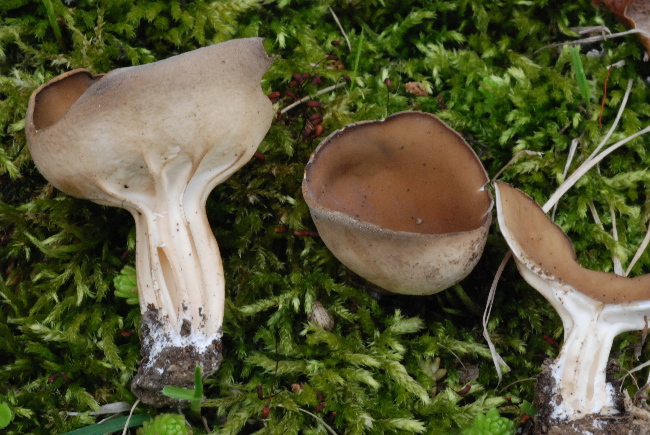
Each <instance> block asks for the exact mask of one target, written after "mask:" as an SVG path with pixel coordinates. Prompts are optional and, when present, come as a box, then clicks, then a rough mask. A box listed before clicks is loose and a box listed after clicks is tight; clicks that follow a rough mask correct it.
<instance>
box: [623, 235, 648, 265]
mask: <svg viewBox="0 0 650 435" xmlns="http://www.w3.org/2000/svg"><path fill="white" fill-rule="evenodd" d="M648 243H650V225H648V231H647V232H646V233H645V237H644V238H643V242H641V244H640V245H639V249H637V250H636V253H635V254H634V257H633V258H632V261H630V265H629V266H628V267H627V270H626V271H625V276H628V275H629V274H630V272H632V268H633V267H634V265H635V264H636V262H637V261H639V258H641V255H643V253H644V252H645V248H647V247H648Z"/></svg>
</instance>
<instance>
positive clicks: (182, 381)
mask: <svg viewBox="0 0 650 435" xmlns="http://www.w3.org/2000/svg"><path fill="white" fill-rule="evenodd" d="M161 331H164V329H163V326H162V325H161V322H160V320H159V319H158V313H157V311H156V310H152V309H150V310H148V311H147V312H146V313H145V314H144V315H143V316H142V324H141V326H140V338H141V341H142V348H141V351H140V354H141V355H142V360H141V361H140V364H139V366H138V373H137V374H136V375H135V377H134V378H133V381H132V382H131V391H133V393H134V394H135V395H136V396H138V398H139V399H140V400H141V401H142V402H143V403H146V404H148V405H152V406H156V407H163V406H170V407H179V406H180V407H186V406H189V402H188V401H185V400H177V399H172V398H171V397H167V396H164V395H163V394H162V389H163V388H164V387H165V386H166V385H171V386H174V387H180V388H194V369H195V367H196V365H199V366H200V367H201V371H202V373H203V377H204V378H205V377H207V376H209V375H211V374H212V373H214V372H215V371H217V369H218V368H219V366H220V365H221V360H222V359H223V355H222V349H221V341H220V340H218V339H214V340H212V342H211V343H208V344H207V346H200V347H197V346H195V345H192V344H188V345H185V346H173V345H167V346H164V347H163V348H162V350H160V349H159V348H160V343H159V342H158V341H160V340H163V341H165V342H168V341H171V340H170V339H169V338H168V337H165V336H164V334H161ZM190 333H191V326H190V325H189V323H188V324H187V325H183V328H182V330H181V336H184V337H187V336H189V335H190Z"/></svg>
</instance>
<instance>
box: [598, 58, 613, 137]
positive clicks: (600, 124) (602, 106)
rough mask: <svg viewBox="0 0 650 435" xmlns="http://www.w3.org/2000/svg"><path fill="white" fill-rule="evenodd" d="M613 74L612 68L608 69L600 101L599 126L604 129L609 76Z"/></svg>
mask: <svg viewBox="0 0 650 435" xmlns="http://www.w3.org/2000/svg"><path fill="white" fill-rule="evenodd" d="M611 74H612V68H611V65H610V68H607V75H606V76H605V83H604V84H603V99H602V100H600V113H599V114H598V125H599V126H600V128H603V113H605V101H607V83H609V76H610V75H611Z"/></svg>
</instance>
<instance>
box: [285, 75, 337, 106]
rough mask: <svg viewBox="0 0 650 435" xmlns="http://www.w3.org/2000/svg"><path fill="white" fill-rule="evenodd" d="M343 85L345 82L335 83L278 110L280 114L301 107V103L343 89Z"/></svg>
mask: <svg viewBox="0 0 650 435" xmlns="http://www.w3.org/2000/svg"><path fill="white" fill-rule="evenodd" d="M345 85H346V82H340V83H337V84H335V85H332V86H328V87H326V88H323V89H321V90H320V91H318V92H316V93H315V94H314V95H307V96H306V97H303V98H301V99H299V100H298V101H294V102H293V103H291V104H289V105H288V106H287V107H285V108H284V109H282V110H280V113H286V112H288V111H289V110H291V109H293V108H294V107H296V106H299V105H301V104H302V103H305V102H307V101H309V100H312V99H313V98H315V97H317V96H319V95H322V94H326V93H328V92H331V91H334V90H336V89H338V88H341V87H343V86H345Z"/></svg>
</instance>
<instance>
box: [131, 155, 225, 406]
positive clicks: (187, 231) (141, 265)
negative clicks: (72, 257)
mask: <svg viewBox="0 0 650 435" xmlns="http://www.w3.org/2000/svg"><path fill="white" fill-rule="evenodd" d="M150 169H151V170H152V172H154V173H158V174H159V176H158V177H156V200H155V204H153V207H151V209H149V208H147V207H145V206H144V205H143V204H137V205H136V207H137V208H136V209H135V210H132V213H133V215H134V217H135V219H136V226H137V242H136V243H137V246H136V256H137V258H136V262H137V271H138V286H139V287H140V294H141V298H140V305H141V309H142V313H143V317H142V325H141V340H142V343H143V344H142V358H143V359H142V362H141V364H140V368H139V371H138V374H137V375H136V377H135V378H134V380H133V384H132V387H133V390H134V392H135V393H136V394H137V395H138V396H139V397H140V399H141V400H143V401H144V402H145V403H149V404H153V405H170V404H173V401H167V399H166V398H164V397H161V396H160V390H162V388H163V387H164V386H165V385H173V386H178V387H186V388H189V387H192V385H193V380H194V378H193V374H194V367H195V366H196V365H200V366H201V367H202V369H203V373H204V375H209V374H211V373H213V372H214V371H216V370H217V369H218V367H219V365H220V363H221V359H222V355H221V336H222V332H221V325H222V322H223V312H224V279H223V267H222V264H221V257H220V255H219V250H218V246H217V242H216V240H215V238H214V235H213V234H212V231H211V230H210V226H209V224H208V221H207V217H206V216H205V208H204V204H197V205H196V206H195V207H189V208H188V207H187V206H186V205H184V204H183V203H184V202H185V201H184V200H185V199H186V198H185V186H187V180H188V179H189V178H190V177H191V174H190V173H191V165H190V164H189V162H188V161H187V160H185V159H184V158H183V157H181V156H178V157H177V156H171V157H170V158H169V160H168V161H166V162H165V163H164V164H163V165H160V166H158V167H156V165H155V162H154V163H150Z"/></svg>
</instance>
